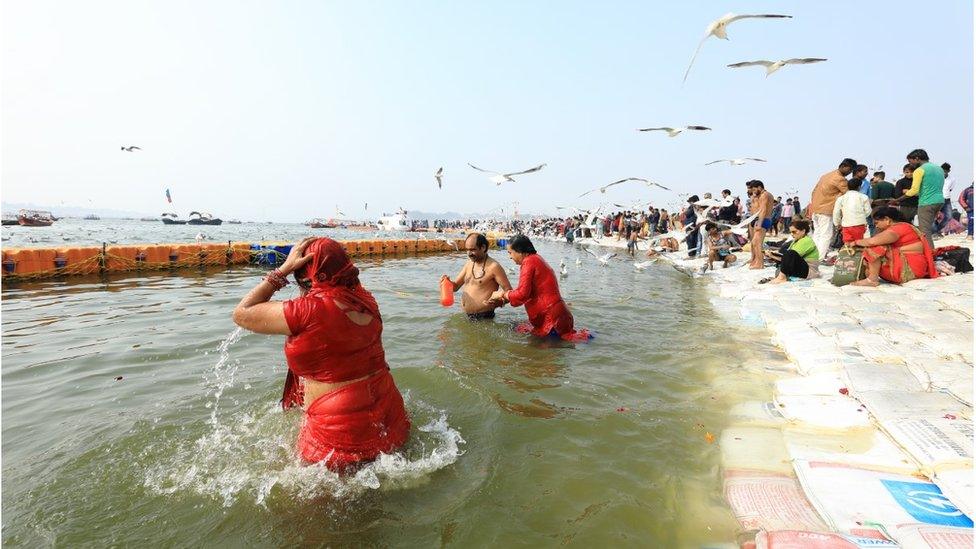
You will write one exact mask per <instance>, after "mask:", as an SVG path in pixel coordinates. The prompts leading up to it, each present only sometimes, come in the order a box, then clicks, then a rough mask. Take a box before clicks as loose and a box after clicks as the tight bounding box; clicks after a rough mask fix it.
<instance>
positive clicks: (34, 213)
mask: <svg viewBox="0 0 976 549" xmlns="http://www.w3.org/2000/svg"><path fill="white" fill-rule="evenodd" d="M56 220H57V219H56V218H55V217H54V216H53V215H51V212H45V211H40V210H20V212H18V213H17V222H18V223H20V224H21V225H23V226H25V227H49V226H51V225H53V224H54V222H55V221H56Z"/></svg>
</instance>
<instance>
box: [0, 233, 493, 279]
mask: <svg viewBox="0 0 976 549" xmlns="http://www.w3.org/2000/svg"><path fill="white" fill-rule="evenodd" d="M450 242H457V243H458V245H459V246H460V242H461V241H460V240H457V239H455V240H452V241H445V240H441V239H439V238H425V239H422V240H421V239H397V240H380V239H377V240H349V241H340V243H341V244H342V246H343V247H344V249H345V250H346V251H347V253H348V254H349V255H350V256H351V257H363V256H369V255H377V256H396V255H403V254H408V253H430V252H453V251H454V246H453V245H452V244H451V243H450ZM293 244H294V243H291V242H288V243H281V242H263V243H260V244H257V243H254V244H252V243H248V242H231V243H218V242H211V243H184V244H149V245H132V246H128V245H123V246H117V245H113V246H108V247H106V248H104V250H105V257H102V250H103V248H102V247H101V246H91V247H79V248H6V249H3V250H2V264H3V265H2V271H0V272H2V273H3V275H4V276H5V277H13V278H18V277H27V278H43V277H45V276H52V277H53V276H63V275H74V274H92V273H99V272H102V271H105V272H123V271H134V270H141V269H146V270H152V269H170V268H173V267H191V266H199V265H229V264H245V263H260V264H268V263H267V261H269V260H277V261H278V262H279V263H280V261H281V260H283V259H284V255H283V254H284V253H285V251H287V249H289V247H290V246H292V245H293ZM494 244H495V241H494V239H493V240H492V245H494ZM269 253H270V254H273V256H274V257H273V258H269V257H264V259H263V262H262V258H261V254H265V255H267V254H269Z"/></svg>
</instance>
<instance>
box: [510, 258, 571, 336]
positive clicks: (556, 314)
mask: <svg viewBox="0 0 976 549" xmlns="http://www.w3.org/2000/svg"><path fill="white" fill-rule="evenodd" d="M508 300H509V302H511V304H512V306H513V307H518V306H520V305H525V312H526V313H527V314H528V315H529V322H530V323H531V324H532V330H531V333H532V335H535V336H539V337H547V336H549V335H552V334H555V335H558V336H559V337H561V338H562V339H578V338H579V336H582V337H583V338H584V339H585V338H586V337H587V334H585V331H583V332H576V331H575V330H573V314H572V313H570V312H569V309H568V308H567V307H566V303H565V302H564V301H563V298H562V296H561V295H560V294H559V283H557V282H556V273H554V272H553V270H552V267H550V266H549V264H548V263H546V262H545V260H543V259H542V258H541V257H540V256H539V254H529V255H527V256H525V259H524V260H522V268H521V270H520V272H519V283H518V288H515V289H513V290H510V291H509V292H508Z"/></svg>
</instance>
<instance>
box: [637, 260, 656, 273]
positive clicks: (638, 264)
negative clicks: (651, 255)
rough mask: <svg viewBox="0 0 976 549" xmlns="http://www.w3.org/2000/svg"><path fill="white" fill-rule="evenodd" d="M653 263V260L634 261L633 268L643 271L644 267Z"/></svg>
mask: <svg viewBox="0 0 976 549" xmlns="http://www.w3.org/2000/svg"><path fill="white" fill-rule="evenodd" d="M653 263H654V261H640V262H638V261H635V262H634V269H635V270H637V271H643V270H644V269H646V268H648V267H649V266H651V265H652V264H653Z"/></svg>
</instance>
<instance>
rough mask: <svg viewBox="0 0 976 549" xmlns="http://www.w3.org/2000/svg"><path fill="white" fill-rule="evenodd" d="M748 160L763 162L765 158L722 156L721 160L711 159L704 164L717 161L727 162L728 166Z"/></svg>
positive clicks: (737, 164)
mask: <svg viewBox="0 0 976 549" xmlns="http://www.w3.org/2000/svg"><path fill="white" fill-rule="evenodd" d="M750 160H751V161H753V162H765V160H763V159H762V158H723V159H722V160H712V161H711V162H707V163H706V164H705V165H706V166H711V165H712V164H718V163H719V162H728V163H729V166H741V165H743V164H745V163H746V162H748V161H750Z"/></svg>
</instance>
